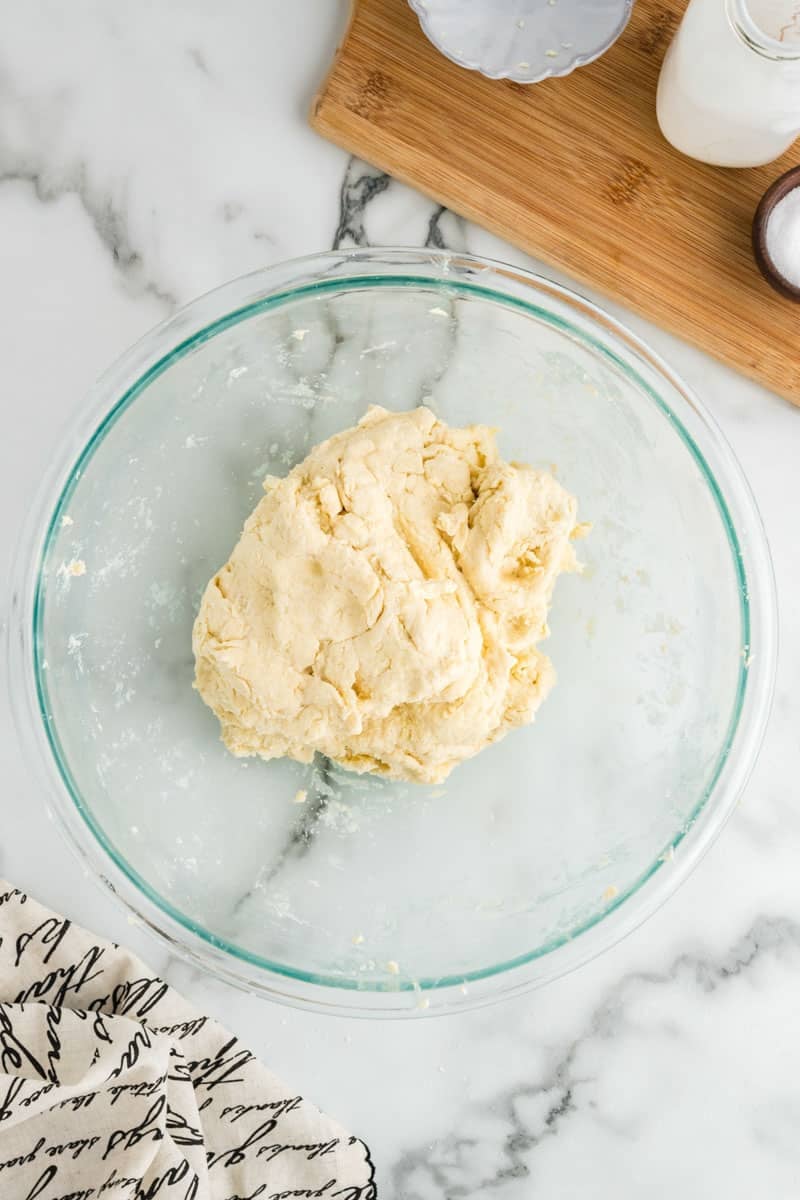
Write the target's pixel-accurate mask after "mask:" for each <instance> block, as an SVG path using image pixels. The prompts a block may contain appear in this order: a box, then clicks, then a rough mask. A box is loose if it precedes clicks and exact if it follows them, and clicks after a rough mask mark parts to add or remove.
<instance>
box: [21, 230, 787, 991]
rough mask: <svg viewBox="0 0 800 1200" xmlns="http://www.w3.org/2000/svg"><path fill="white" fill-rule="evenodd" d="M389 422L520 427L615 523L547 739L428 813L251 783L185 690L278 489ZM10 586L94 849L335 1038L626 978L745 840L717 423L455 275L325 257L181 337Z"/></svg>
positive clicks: (637, 366) (335, 781)
mask: <svg viewBox="0 0 800 1200" xmlns="http://www.w3.org/2000/svg"><path fill="white" fill-rule="evenodd" d="M370 403H379V404H382V405H385V406H386V407H387V408H390V409H408V408H411V407H413V406H414V405H417V404H421V403H425V404H428V405H430V406H431V407H432V408H433V409H434V410H435V411H436V412H437V413H438V414H440V415H441V416H442V417H443V418H445V419H446V420H447V421H448V422H450V423H452V424H456V425H464V424H468V423H470V422H486V423H488V424H491V425H494V426H497V427H498V429H499V443H500V448H501V451H502V452H503V453H504V454H505V456H506V457H510V458H512V459H519V460H523V461H527V462H530V463H533V464H536V465H544V466H548V467H552V469H553V470H555V471H557V474H558V477H559V478H560V479H561V480H562V482H563V483H564V484H565V485H566V486H567V487H568V488H569V489H570V490H571V491H572V492H574V493H575V495H576V496H577V497H578V499H579V511H580V517H581V519H584V520H590V521H592V522H593V529H592V533H591V535H590V537H589V538H588V540H586V541H585V542H582V543H581V544H580V545H581V556H582V558H583V561H584V563H585V566H586V570H585V573H584V574H583V575H581V576H578V575H575V576H568V577H562V579H560V580H559V582H558V585H557V590H556V596H555V604H554V608H553V612H552V622H551V625H552V635H551V637H550V639H549V641H548V642H547V643H546V649H547V653H548V654H549V655H550V657H551V658H552V659H553V661H554V663H555V666H556V669H557V671H558V676H559V680H558V683H557V685H556V687H555V689H554V691H553V693H552V695H551V696H550V698H549V699H548V700H547V702H546V703H545V705H544V706H543V708H542V709H541V711H540V713H539V714H538V716H537V719H536V722H535V724H533V725H531V726H530V727H528V728H525V729H523V730H520V731H517V732H514V733H512V734H510V735H509V736H508V737H507V738H505V740H503V741H502V742H500V743H498V744H497V745H495V746H493V747H491V748H490V749H488V750H486V751H484V752H483V753H481V754H480V755H478V756H477V757H476V758H474V759H472V760H471V761H469V762H467V763H465V764H463V765H462V766H460V767H458V768H457V769H456V770H455V771H454V772H453V773H452V775H451V776H450V778H449V779H448V781H447V783H446V784H445V785H444V786H441V787H436V788H431V787H425V786H420V785H411V784H408V785H402V784H397V783H390V782H385V781H382V780H379V779H376V778H373V777H370V776H363V775H362V776H359V775H355V774H349V773H347V772H344V771H342V770H340V769H337V768H335V767H331V765H330V764H329V763H327V762H326V761H318V762H316V763H315V764H313V765H312V766H308V767H306V766H302V765H300V764H298V763H295V762H290V761H286V760H280V761H273V762H270V763H266V762H263V761H261V760H259V759H247V760H240V759H236V758H233V757H232V756H231V755H230V754H228V752H227V751H226V750H225V749H224V747H223V746H222V744H221V742H220V740H219V731H218V726H217V722H216V719H215V718H214V716H213V715H212V714H211V713H210V712H209V710H208V709H207V708H206V707H205V705H204V704H203V703H202V701H201V700H200V699H199V697H198V696H197V694H196V692H194V690H193V688H192V677H193V660H192V649H191V636H190V635H191V626H192V621H193V618H194V614H195V611H196V609H197V605H198V601H199V598H200V594H201V591H202V589H203V587H204V585H205V583H206V582H207V580H208V579H209V578H210V576H211V575H212V574H213V573H214V572H215V571H216V570H217V569H218V568H219V566H220V565H221V564H222V563H223V562H224V561H225V560H226V558H227V556H228V554H229V552H230V550H231V548H232V547H233V545H234V543H235V542H236V540H237V538H238V535H239V532H240V529H241V526H242V523H243V521H244V519H245V517H246V516H247V514H248V513H249V512H250V510H251V509H252V508H253V506H254V505H255V503H256V501H257V499H258V497H259V495H260V494H261V481H262V478H263V476H264V475H265V474H267V473H272V474H276V473H281V472H285V471H287V470H288V469H289V467H290V466H291V465H292V464H293V463H294V462H296V461H297V460H298V459H300V458H302V457H304V455H305V454H306V452H307V451H308V449H309V447H311V446H312V445H313V444H314V443H316V442H318V441H320V440H321V439H323V438H325V437H327V436H328V435H330V434H332V433H333V432H335V431H336V430H339V429H342V428H344V427H347V426H349V425H352V424H353V423H354V422H355V421H356V420H357V419H358V418H359V416H360V415H361V414H362V413H363V411H364V409H365V408H366V406H367V405H368V404H370ZM19 571H20V578H19V581H18V586H17V589H16V599H15V615H14V620H13V636H12V638H11V647H10V649H11V656H12V664H11V670H12V677H11V682H12V692H13V698H14V705H15V708H16V710H17V712H18V715H19V718H20V726H21V730H22V732H23V734H24V736H25V741H26V743H27V744H28V745H30V746H31V748H32V750H33V753H34V756H35V758H36V760H37V762H38V763H39V764H40V765H41V766H42V768H43V769H44V771H45V774H46V776H47V779H48V785H49V786H48V793H49V795H50V800H51V804H52V807H53V811H54V813H55V815H56V817H57V818H58V821H59V823H60V824H61V826H62V827H63V828H64V829H65V830H66V832H67V834H68V837H69V840H70V841H71V842H72V844H73V845H74V846H75V847H77V849H78V851H79V852H80V854H81V855H82V856H83V857H84V859H85V860H86V861H87V862H88V863H89V864H90V866H91V868H92V869H93V870H94V872H95V873H97V874H98V875H99V876H100V877H101V878H102V879H104V880H105V881H106V882H107V883H108V884H109V886H110V887H112V888H113V890H114V891H115V893H116V894H117V895H118V896H119V897H120V898H121V899H122V900H124V901H125V903H126V904H127V905H128V906H129V908H130V909H132V910H133V911H134V912H135V913H137V914H138V915H139V916H140V917H141V918H142V920H144V921H145V922H146V923H147V924H148V925H150V926H151V928H153V929H154V930H156V931H157V932H159V933H160V934H161V935H163V936H164V937H165V938H167V939H169V941H170V942H171V943H172V944H173V946H175V947H177V948H178V949H179V950H180V951H182V952H183V953H184V954H185V955H186V956H188V957H189V958H191V959H192V960H194V961H195V962H197V963H199V964H201V965H202V966H204V967H206V968H208V969H210V970H212V971H214V972H216V973H217V974H218V975H220V976H222V977H224V978H226V979H228V980H229V981H231V982H234V983H237V984H240V985H242V986H244V987H246V988H249V989H252V990H254V991H257V992H261V993H263V994H266V995H270V996H274V997H277V998H281V999H284V1000H288V1001H292V1002H301V1003H306V1004H312V1005H316V1006H318V1007H319V1008H320V1009H325V1010H336V1011H350V1012H358V1013H369V1014H385V1013H415V1012H420V1011H424V1010H425V1009H429V1010H430V1011H441V1010H442V1009H445V1008H447V1009H450V1008H454V1007H458V1006H466V1005H470V1004H476V1003H481V1002H485V1001H486V1000H488V999H490V998H496V997H499V996H502V995H507V994H509V993H512V992H514V991H516V990H519V989H521V988H524V987H528V986H530V985H531V984H533V983H538V982H541V981H543V980H547V979H550V978H552V977H554V976H556V975H558V974H560V973H562V972H564V971H566V970H568V969H570V968H572V967H574V966H576V965H577V964H578V963H580V962H582V961H584V960H586V959H588V958H589V957H590V956H592V955H594V954H597V953H598V952H599V951H601V950H603V949H604V948H606V947H608V946H609V945H611V944H612V943H613V942H615V941H616V940H617V939H618V938H619V937H620V936H622V935H623V934H624V933H626V932H627V931H629V930H630V929H631V928H633V927H634V926H635V925H637V924H638V923H639V922H640V921H641V920H642V919H643V918H644V917H645V916H647V915H648V914H649V913H651V912H652V911H653V910H654V909H655V908H656V907H657V906H658V905H659V904H660V903H661V902H662V901H663V900H664V899H665V897H666V896H667V895H668V894H669V893H670V892H671V891H672V890H673V889H674V888H675V887H676V885H677V884H678V882H679V881H680V880H681V879H682V878H684V877H685V875H686V874H687V872H688V871H689V870H690V868H691V867H692V866H693V865H694V864H695V863H696V862H697V861H698V859H699V858H700V856H701V855H702V853H703V852H704V850H705V849H706V848H707V847H708V845H709V844H710V842H711V841H712V839H713V838H714V836H715V835H716V834H717V833H718V832H719V830H720V828H721V826H722V825H723V823H724V821H725V819H726V818H727V816H728V815H729V814H730V812H731V810H732V808H733V806H734V804H735V802H736V799H737V796H738V795H739V793H740V791H741V789H742V786H743V784H744V782H745V780H746V778H747V774H748V772H749V770H750V768H751V766H752V764H753V761H754V758H755V755H756V752H757V748H758V745H759V741H760V738H761V736H762V732H763V729H764V724H765V720H766V716H767V711H768V707H769V699H770V692H771V685H772V679H773V674H774V658H775V629H776V621H775V611H774V585H773V580H772V571H771V565H770V559H769V552H768V548H767V545H766V541H765V537H764V533H763V530H762V527H761V524H760V521H759V518H758V514H757V511H756V508H755V505H754V503H753V499H752V497H751V495H750V492H749V490H748V488H747V485H746V483H745V480H744V478H743V476H742V474H741V471H740V469H739V467H738V466H737V464H736V462H735V460H734V458H733V456H732V454H731V452H730V450H729V449H728V447H727V445H726V444H725V442H724V440H723V439H722V437H721V436H720V434H719V432H718V431H717V429H716V428H715V426H714V425H713V423H712V421H711V420H710V419H709V417H708V415H707V414H706V413H705V412H704V410H703V409H702V407H701V406H700V404H699V403H698V402H697V400H696V399H695V398H694V397H693V396H692V395H691V393H690V392H688V391H687V389H686V388H685V387H684V386H683V384H682V383H681V382H680V381H679V380H678V379H677V378H676V377H675V376H674V375H673V374H672V372H671V371H670V370H669V369H668V368H667V367H666V366H665V365H664V364H663V363H662V362H661V361H660V360H659V359H658V358H657V357H656V356H655V355H654V354H653V353H652V352H651V351H650V350H648V349H647V347H646V346H644V345H643V344H642V343H641V342H640V341H638V340H637V339H636V338H634V337H633V336H632V335H631V334H630V333H628V332H627V331H626V330H625V329H623V328H622V327H621V326H619V325H618V324H617V323H616V322H615V321H613V320H612V319H611V318H609V317H608V316H606V315H605V314H604V313H602V312H601V311H600V310H599V309H597V308H595V307H594V306H593V305H591V304H589V303H588V302H587V301H585V300H583V299H581V298H580V297H579V296H576V295H573V294H571V293H569V292H567V291H565V290H564V289H563V288H560V287H558V286H556V285H555V284H552V283H550V282H548V281H546V280H544V279H540V278H537V277H536V276H534V275H531V274H529V273H527V272H524V271H521V270H517V269H515V268H511V267H508V266H503V265H502V264H499V263H491V262H487V261H483V260H480V259H476V258H472V257H468V256H465V255H454V254H447V253H438V252H431V251H427V250H426V251H413V250H397V251H394V250H360V249H357V250H354V251H348V252H345V253H335V254H323V255H320V256H318V257H314V258H310V259H304V260H301V261H297V262H292V263H287V264H284V265H281V266H277V267H274V268H270V269H268V270H264V271H259V272H257V273H255V274H253V275H249V276H247V277H245V278H243V279H239V280H237V281H235V282H234V283H231V284H228V285H226V286H225V287H222V288H220V289H219V290H218V291H216V292H213V293H211V294H210V295H208V296H205V297H203V298H202V299H200V300H198V301H196V302H195V303H193V304H190V305H189V306H188V307H187V308H185V309H183V310H182V311H181V312H179V313H178V314H177V315H176V316H174V317H173V318H172V319H170V320H168V321H166V322H165V323H164V324H162V325H160V326H159V327H158V328H156V329H155V330H153V332H152V333H150V334H148V335H147V336H146V337H145V338H144V339H143V340H142V341H141V342H139V343H138V345H136V346H134V347H133V348H132V349H131V350H130V351H128V353H127V354H125V355H124V356H123V357H122V358H121V359H120V360H119V362H117V363H116V365H115V366H113V367H112V368H111V370H110V371H109V372H108V373H107V374H106V375H105V376H104V378H103V379H101V380H100V382H99V383H98V384H97V385H96V387H95V389H94V391H93V393H92V394H91V396H90V398H89V401H88V404H87V406H86V408H85V410H84V411H83V412H82V413H81V415H80V419H79V421H78V423H77V425H76V427H75V429H73V431H72V432H71V434H70V435H69V436H68V437H67V438H66V439H65V441H64V443H63V445H62V449H61V452H60V461H59V462H58V463H56V464H55V465H54V467H53V469H52V473H51V476H50V477H49V478H48V479H47V480H46V481H45V482H44V483H43V485H42V491H41V494H40V497H39V500H38V503H37V504H36V505H35V506H34V508H33V509H32V511H31V515H30V527H29V529H28V531H27V532H26V533H25V534H24V537H23V547H22V554H21V563H20V567H19ZM23 696H25V697H27V705H26V704H25V703H24V702H23ZM301 789H302V790H305V791H307V793H308V798H307V800H306V802H305V803H304V804H297V803H295V802H294V797H295V795H296V793H297V792H298V791H299V790H301Z"/></svg>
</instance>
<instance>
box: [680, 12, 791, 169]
mask: <svg viewBox="0 0 800 1200" xmlns="http://www.w3.org/2000/svg"><path fill="white" fill-rule="evenodd" d="M657 112H658V123H659V125H660V126H661V132H662V133H663V134H664V137H665V138H666V139H667V141H669V142H671V143H672V145H673V146H675V147H676V148H677V149H678V150H681V151H682V152H683V153H684V154H688V155H690V156H691V157H692V158H699V159H700V160H701V161H702V162H707V163H715V164H717V165H718V166H722V167H755V166H758V165H759V164H760V163H766V162H770V161H771V160H772V159H773V158H777V157H778V156H779V155H780V154H782V153H783V152H784V150H786V149H788V147H789V146H790V145H791V144H792V142H793V141H794V139H795V138H796V137H797V135H798V133H800V0H691V2H690V4H689V7H688V8H687V10H686V13H685V14H684V17H683V20H682V22H681V24H680V27H679V29H678V32H677V33H676V34H675V37H674V39H673V41H672V45H671V46H670V47H669V49H668V51H667V55H666V58H665V59H664V65H663V66H662V68H661V77H660V79H659V81H658V100H657Z"/></svg>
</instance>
